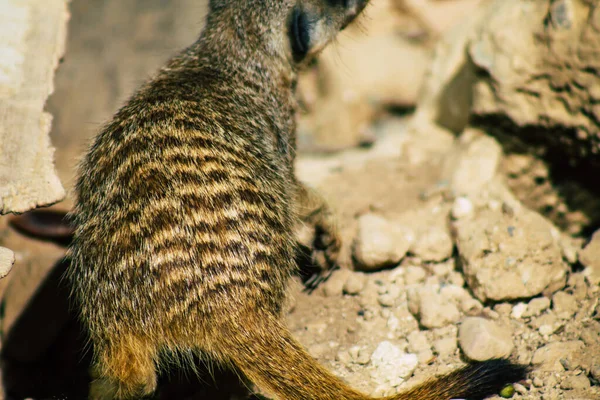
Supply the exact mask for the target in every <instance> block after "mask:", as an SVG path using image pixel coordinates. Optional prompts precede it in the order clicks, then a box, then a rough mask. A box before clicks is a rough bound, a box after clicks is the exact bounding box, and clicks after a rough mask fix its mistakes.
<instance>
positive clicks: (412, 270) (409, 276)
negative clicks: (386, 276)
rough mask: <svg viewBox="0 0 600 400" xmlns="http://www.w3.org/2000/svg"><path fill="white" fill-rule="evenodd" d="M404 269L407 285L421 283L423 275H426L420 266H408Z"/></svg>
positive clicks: (423, 278)
mask: <svg viewBox="0 0 600 400" xmlns="http://www.w3.org/2000/svg"><path fill="white" fill-rule="evenodd" d="M405 271H406V273H405V274H404V276H405V282H406V284H407V285H415V284H417V283H421V282H423V281H424V280H425V277H426V276H427V272H426V271H425V269H423V268H421V267H414V266H410V267H406V268H405Z"/></svg>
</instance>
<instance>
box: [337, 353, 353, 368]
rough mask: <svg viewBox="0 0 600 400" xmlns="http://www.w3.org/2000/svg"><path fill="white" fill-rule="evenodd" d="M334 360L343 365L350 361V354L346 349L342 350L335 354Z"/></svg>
mask: <svg viewBox="0 0 600 400" xmlns="http://www.w3.org/2000/svg"><path fill="white" fill-rule="evenodd" d="M335 360H336V361H338V362H340V363H342V364H344V365H348V364H350V362H351V361H352V357H350V354H349V353H348V352H347V351H345V350H342V351H339V352H338V353H337V354H336V355H335Z"/></svg>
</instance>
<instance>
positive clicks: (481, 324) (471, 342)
mask: <svg viewBox="0 0 600 400" xmlns="http://www.w3.org/2000/svg"><path fill="white" fill-rule="evenodd" d="M458 342H459V344H460V347H461V349H462V350H463V352H464V353H465V355H466V356H467V357H468V358H469V359H471V360H475V361H485V360H489V359H492V358H503V357H507V356H508V355H510V353H511V351H512V349H513V347H514V344H513V342H512V337H511V332H510V331H509V330H508V329H506V328H505V327H502V326H500V325H499V324H497V323H496V322H494V321H489V320H486V319H484V318H479V317H468V318H465V319H464V320H463V322H462V324H461V325H460V327H459V329H458Z"/></svg>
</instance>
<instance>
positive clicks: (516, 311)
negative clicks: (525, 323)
mask: <svg viewBox="0 0 600 400" xmlns="http://www.w3.org/2000/svg"><path fill="white" fill-rule="evenodd" d="M526 310H527V304H525V303H518V304H516V305H515V306H514V307H513V308H512V311H511V313H510V316H511V317H513V318H514V319H519V318H521V317H522V316H523V314H524V313H525V311H526Z"/></svg>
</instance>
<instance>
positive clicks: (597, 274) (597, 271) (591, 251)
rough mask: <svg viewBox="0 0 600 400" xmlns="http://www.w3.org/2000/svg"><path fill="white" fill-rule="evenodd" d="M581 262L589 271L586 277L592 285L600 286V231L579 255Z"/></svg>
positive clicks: (595, 233)
mask: <svg viewBox="0 0 600 400" xmlns="http://www.w3.org/2000/svg"><path fill="white" fill-rule="evenodd" d="M579 261H580V262H581V263H582V264H583V265H584V266H585V267H586V268H587V269H588V271H586V275H587V278H588V280H589V281H590V283H591V284H592V285H598V284H600V230H597V231H596V232H594V234H593V235H592V239H591V240H590V242H589V243H588V244H587V245H586V246H585V247H584V248H583V250H581V252H580V253H579Z"/></svg>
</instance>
